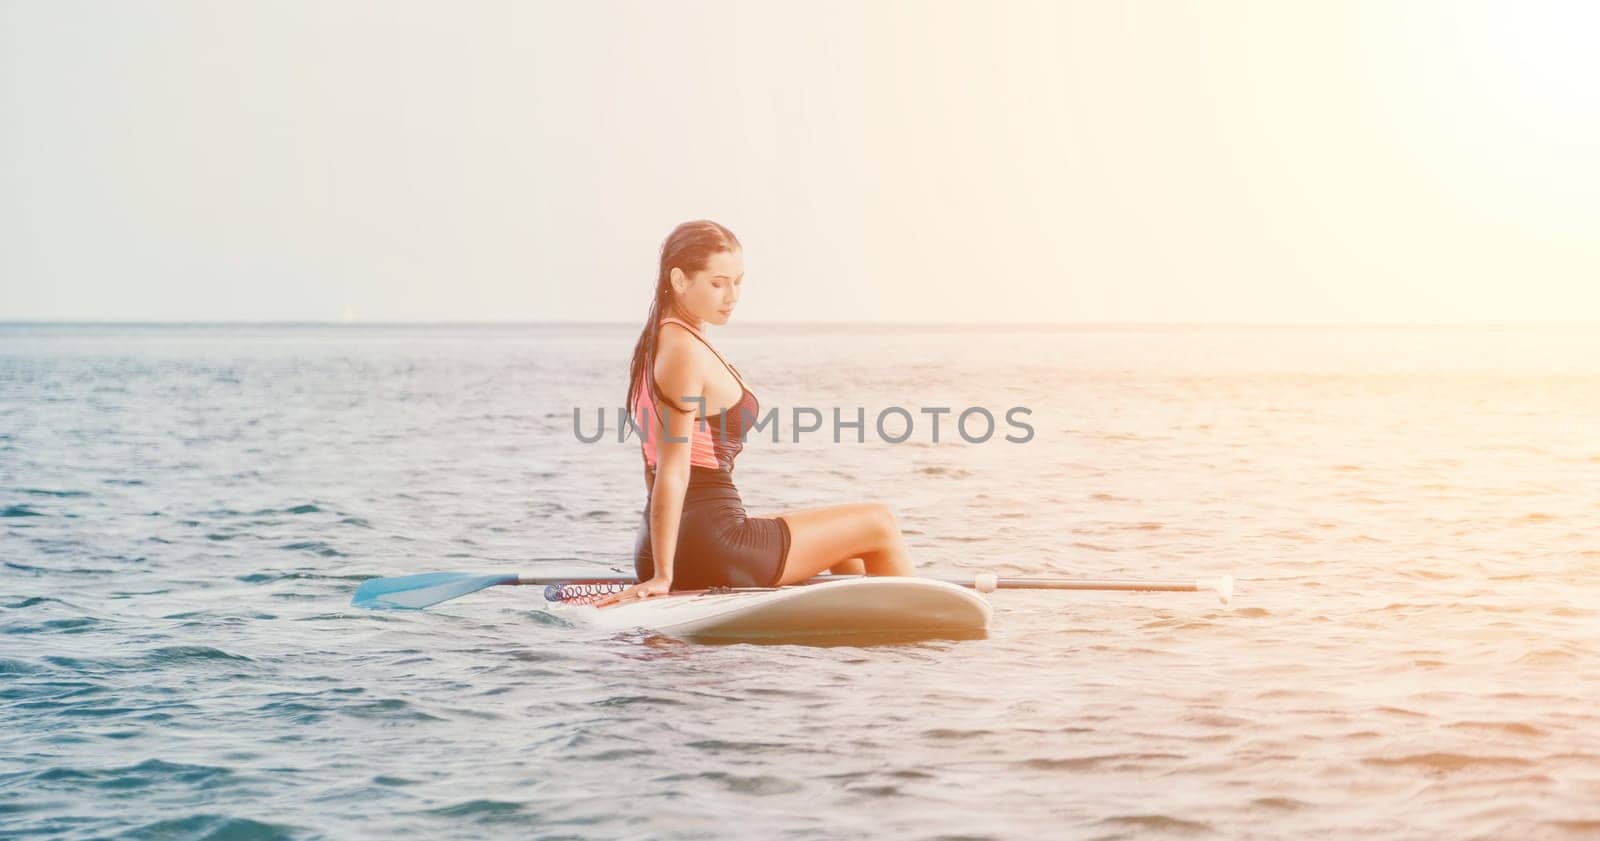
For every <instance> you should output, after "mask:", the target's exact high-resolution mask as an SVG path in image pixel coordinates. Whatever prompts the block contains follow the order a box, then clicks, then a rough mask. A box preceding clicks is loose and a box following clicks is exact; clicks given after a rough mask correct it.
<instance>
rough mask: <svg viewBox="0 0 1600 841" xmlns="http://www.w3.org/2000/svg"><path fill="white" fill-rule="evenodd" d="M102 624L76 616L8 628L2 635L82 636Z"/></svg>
mask: <svg viewBox="0 0 1600 841" xmlns="http://www.w3.org/2000/svg"><path fill="white" fill-rule="evenodd" d="M98 624H100V620H98V619H95V618H93V617H89V616H76V617H73V618H71V619H49V620H46V621H44V622H40V623H39V624H37V625H18V626H16V627H14V628H7V629H5V631H3V632H0V633H7V634H49V633H58V634H81V633H83V632H84V631H87V630H89V629H90V628H93V627H94V626H95V625H98Z"/></svg>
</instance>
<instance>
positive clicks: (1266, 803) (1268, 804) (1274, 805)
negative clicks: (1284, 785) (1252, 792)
mask: <svg viewBox="0 0 1600 841" xmlns="http://www.w3.org/2000/svg"><path fill="white" fill-rule="evenodd" d="M1250 805H1252V806H1260V807H1261V808H1263V809H1278V810H1280V811H1284V812H1296V811H1299V810H1301V809H1309V808H1311V806H1312V804H1310V803H1307V802H1306V801H1304V800H1296V799H1295V798H1293V797H1257V798H1256V799H1254V800H1252V801H1250Z"/></svg>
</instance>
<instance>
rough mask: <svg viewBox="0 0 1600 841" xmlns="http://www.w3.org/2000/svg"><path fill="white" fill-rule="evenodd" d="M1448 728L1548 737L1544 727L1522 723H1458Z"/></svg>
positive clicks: (1449, 725)
mask: <svg viewBox="0 0 1600 841" xmlns="http://www.w3.org/2000/svg"><path fill="white" fill-rule="evenodd" d="M1445 726H1447V727H1457V728H1462V729H1468V730H1499V731H1501V732H1503V733H1511V734H1512V735H1516V736H1544V735H1547V733H1548V731H1546V730H1545V729H1544V728H1542V727H1535V726H1533V725H1532V724H1525V723H1523V722H1520V721H1457V722H1455V723H1453V724H1448V725H1445Z"/></svg>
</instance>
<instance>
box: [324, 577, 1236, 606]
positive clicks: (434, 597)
mask: <svg viewBox="0 0 1600 841" xmlns="http://www.w3.org/2000/svg"><path fill="white" fill-rule="evenodd" d="M862 577H865V576H858V575H819V576H816V577H815V578H810V579H807V580H806V581H804V582H801V583H803V584H820V583H824V582H828V581H841V580H843V579H846V578H862ZM930 577H931V576H930ZM936 580H939V581H944V582H947V583H950V584H956V585H959V586H962V587H971V588H973V589H975V590H977V591H979V592H982V593H990V592H993V591H995V590H1131V591H1138V592H1180V593H1199V592H1206V591H1215V592H1216V594H1217V595H1218V596H1219V597H1220V598H1221V599H1222V603H1223V604H1227V603H1228V602H1229V601H1230V600H1231V599H1232V598H1233V577H1232V576H1229V575H1223V576H1219V577H1217V578H1196V579H1194V580H1139V579H1114V578H1105V579H1095V578H1080V579H1070V578H1066V579H1062V578H997V577H995V575H994V574H993V573H988V572H982V573H978V574H977V575H975V576H973V577H972V578H937V579H936ZM632 583H634V579H633V577H632V576H626V575H596V576H589V577H583V576H578V577H574V576H539V575H480V574H474V573H470V572H425V573H421V574H419V575H402V576H399V577H398V578H373V579H370V580H368V581H363V582H362V583H361V586H359V587H357V588H356V594H355V597H354V598H352V599H351V600H350V604H352V605H354V606H356V607H368V608H379V607H398V608H424V607H428V606H430V605H436V604H438V603H440V602H443V601H449V600H450V599H453V598H456V597H457V596H465V595H467V594H468V593H476V592H478V591H479V590H482V589H484V588H486V587H494V586H496V585H500V584H535V585H550V584H556V585H567V584H632Z"/></svg>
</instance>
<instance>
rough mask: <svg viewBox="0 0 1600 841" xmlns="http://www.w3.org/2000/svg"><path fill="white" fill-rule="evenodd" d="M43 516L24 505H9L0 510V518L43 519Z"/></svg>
mask: <svg viewBox="0 0 1600 841" xmlns="http://www.w3.org/2000/svg"><path fill="white" fill-rule="evenodd" d="M43 516H45V515H44V514H41V513H39V512H38V511H35V510H33V509H32V508H29V507H28V506H26V505H11V506H7V507H6V508H3V509H0V517H43Z"/></svg>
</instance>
